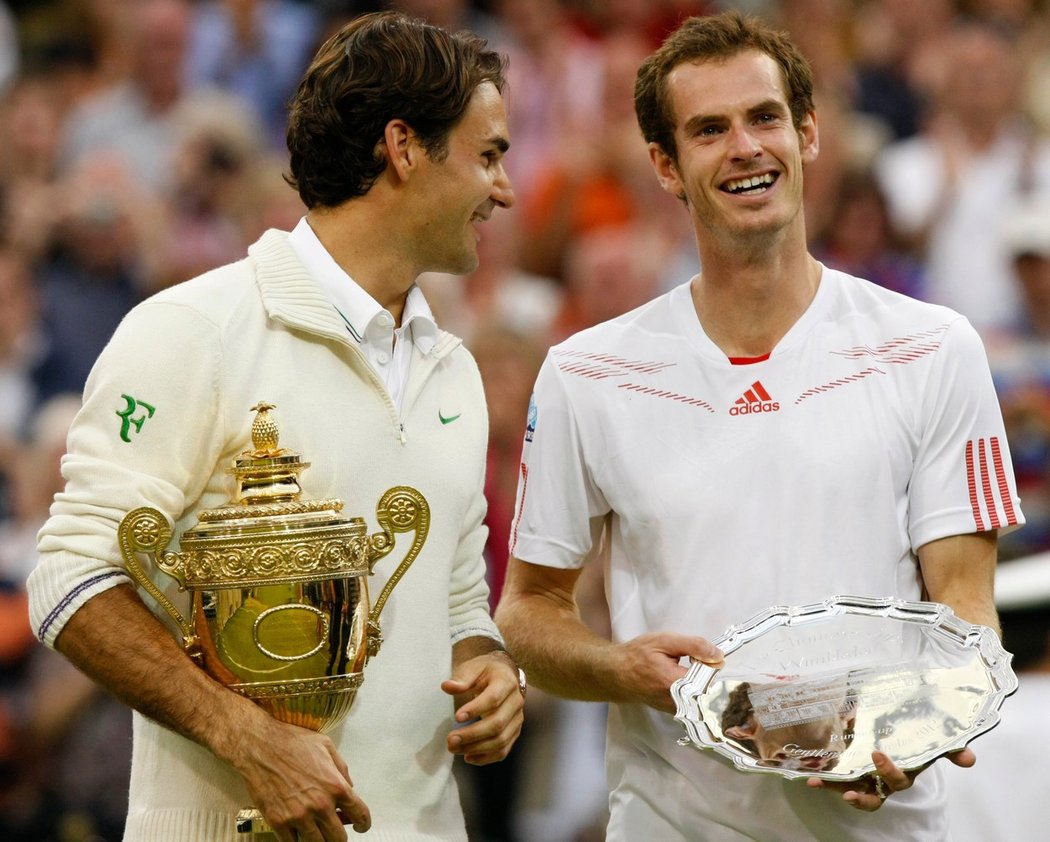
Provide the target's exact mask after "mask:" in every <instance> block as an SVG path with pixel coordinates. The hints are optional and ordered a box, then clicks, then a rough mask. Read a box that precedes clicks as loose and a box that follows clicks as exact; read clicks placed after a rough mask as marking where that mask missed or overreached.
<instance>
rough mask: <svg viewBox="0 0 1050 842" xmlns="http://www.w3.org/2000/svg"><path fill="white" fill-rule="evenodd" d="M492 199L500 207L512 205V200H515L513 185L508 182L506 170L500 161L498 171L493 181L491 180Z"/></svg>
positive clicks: (508, 177)
mask: <svg viewBox="0 0 1050 842" xmlns="http://www.w3.org/2000/svg"><path fill="white" fill-rule="evenodd" d="M492 201H493V202H495V203H496V204H497V205H499V206H500V207H501V208H511V207H514V202H515V201H516V197H515V195H514V187H513V186H511V183H510V176H509V175H507V171H506V169H504V167H503V164H502V163H501V164H500V166H499V172H498V173H497V174H496V179H495V181H493V182H492Z"/></svg>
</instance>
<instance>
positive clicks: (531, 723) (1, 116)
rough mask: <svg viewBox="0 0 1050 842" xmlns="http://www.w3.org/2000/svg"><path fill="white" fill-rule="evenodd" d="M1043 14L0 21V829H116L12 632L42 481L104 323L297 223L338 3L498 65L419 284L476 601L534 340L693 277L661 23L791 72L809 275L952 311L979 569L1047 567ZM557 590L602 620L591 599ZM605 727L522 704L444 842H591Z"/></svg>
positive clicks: (441, 8) (1048, 35)
mask: <svg viewBox="0 0 1050 842" xmlns="http://www.w3.org/2000/svg"><path fill="white" fill-rule="evenodd" d="M1048 6H1050V3H1047V2H1045V0H922V2H916V1H915V0H779V2H777V0H749V1H748V2H716V0H710V1H709V2H705V0H484V1H483V0H475V2H469V1H468V0H398V2H394V0H391V2H388V3H384V2H371V3H370V2H349V0H313V2H310V1H309V0H196V2H194V1H193V0H8V2H0V838H2V839H4V840H9V841H10V842H18V840H31V841H32V842H49V840H57V842H86V841H87V840H92V841H93V842H99V840H102V842H115V840H118V839H120V836H121V833H122V826H123V817H124V810H125V806H126V805H125V798H126V788H127V776H128V766H129V749H130V714H128V712H127V711H126V710H125V709H124V708H122V707H121V706H120V705H118V704H117V703H116V702H114V701H112V700H111V699H110V698H109V697H108V696H106V695H105V694H103V693H101V692H100V691H98V690H97V689H96V688H94V686H93V685H92V684H91V683H90V682H89V681H88V680H87V679H85V678H83V677H82V676H80V675H79V674H78V673H77V672H76V671H75V670H74V669H73V668H72V667H70V666H68V665H67V664H66V663H65V662H64V661H63V660H62V659H61V658H59V657H58V656H56V655H54V654H53V653H50V652H48V651H46V650H44V649H43V647H42V646H40V645H39V644H38V643H37V642H36V641H35V639H34V637H33V635H32V633H31V632H30V630H29V628H28V624H27V620H26V598H25V591H24V583H25V578H26V576H27V574H28V571H29V570H30V569H31V567H32V566H33V564H34V561H35V558H34V556H35V534H36V531H37V529H38V528H39V527H40V525H41V524H42V522H43V520H44V519H45V517H46V514H47V510H48V505H49V502H50V500H51V497H52V495H53V494H54V493H55V492H56V490H58V489H59V488H60V486H61V477H60V475H59V470H58V463H59V459H60V456H61V454H62V452H63V450H64V446H65V435H66V431H67V429H68V426H69V423H70V421H71V419H72V417H73V414H74V413H75V412H76V409H77V406H78V403H79V393H80V390H81V388H82V386H83V383H84V379H85V377H86V376H87V373H88V371H89V369H90V367H91V365H92V363H93V361H94V359H95V357H96V355H97V354H98V352H99V351H100V350H101V348H102V346H103V345H104V344H105V342H106V341H107V339H108V337H109V336H110V334H111V333H112V331H113V329H114V327H115V326H116V324H117V323H118V321H119V320H120V319H121V317H122V316H123V314H124V313H125V312H127V310H128V309H129V308H130V307H132V306H133V305H134V304H135V303H136V302H137V301H139V300H141V299H142V298H144V297H145V296H148V295H150V294H151V293H153V292H155V291H157V290H159V289H161V288H163V287H166V286H168V285H171V284H175V283H179V282H181V281H183V280H185V279H187V278H189V277H192V276H193V275H195V274H197V273H199V272H201V271H202V270H205V269H208V268H210V267H212V266H215V265H218V264H221V263H225V262H229V261H231V260H236V259H238V258H240V257H241V256H242V255H243V254H244V252H245V249H246V248H247V246H248V245H249V244H250V243H252V242H253V241H254V240H255V239H256V238H257V237H258V236H259V235H260V234H261V233H262V232H263V231H264V230H265V229H267V228H271V227H276V228H281V229H284V230H290V229H291V228H292V227H293V226H294V225H295V224H296V222H297V221H298V219H299V218H300V216H301V215H302V213H303V211H304V209H303V207H302V206H301V204H300V202H299V199H298V197H297V195H296V194H295V193H294V192H293V191H292V190H291V188H289V187H288V186H287V184H286V183H285V182H284V180H283V177H282V174H283V172H284V169H285V161H286V154H285V148H284V133H283V127H284V118H285V110H284V106H285V103H286V101H287V100H288V98H289V96H290V95H291V93H292V92H293V91H294V89H295V86H296V84H297V82H298V79H299V77H300V75H301V73H302V72H303V70H304V69H305V67H306V65H307V63H308V61H309V59H310V57H311V56H312V54H313V52H314V50H315V49H316V47H317V46H318V45H319V44H320V43H321V41H322V40H323V39H324V38H325V37H326V36H327V34H329V33H331V32H333V31H334V30H335V29H336V28H338V27H339V26H340V25H341V24H342V23H344V22H345V21H347V20H349V19H350V18H352V17H353V16H354V15H357V14H360V13H363V12H368V11H374V10H376V9H380V8H390V7H393V8H399V9H402V10H404V11H406V12H409V13H411V14H415V15H418V16H420V17H423V18H426V19H428V20H429V21H431V22H432V23H435V24H439V25H442V26H447V27H450V28H453V29H460V28H469V29H472V30H474V31H476V32H478V33H479V34H481V35H483V36H485V37H486V38H488V40H489V42H490V44H492V45H493V46H495V47H496V48H498V49H499V50H501V51H502V52H504V53H506V54H507V55H508V56H509V59H510V71H509V84H508V89H507V91H506V101H507V105H508V111H509V121H510V130H511V137H512V142H513V148H512V150H511V152H510V154H509V155H508V157H507V159H506V164H507V169H508V171H509V172H510V175H511V177H512V179H513V181H514V185H515V189H516V193H517V197H518V203H517V205H516V207H515V208H514V209H513V210H512V211H510V212H506V213H498V214H495V215H494V216H493V218H492V221H491V222H490V223H488V224H487V225H486V227H485V229H484V231H483V239H482V242H481V249H482V252H483V253H482V257H481V266H480V268H479V269H478V270H477V271H476V272H475V273H474V274H473V275H471V276H469V277H464V278H457V277H451V276H447V277H446V276H440V277H438V276H433V277H430V276H428V277H424V278H423V279H421V281H420V283H421V285H423V286H424V287H425V291H426V293H427V295H428V298H429V300H430V301H431V304H432V307H433V309H434V311H435V314H436V316H437V318H438V321H439V323H441V324H442V325H443V326H444V327H445V328H446V329H448V330H451V331H452V332H454V333H457V334H458V335H460V336H462V337H464V339H465V341H466V343H467V345H468V347H470V348H471V350H472V351H473V353H474V354H475V356H476V357H477V360H478V363H479V366H480V368H481V372H482V376H483V378H484V381H485V385H486V389H487V393H488V400H489V404H490V411H491V444H490V455H489V472H488V480H487V485H488V492H489V506H490V509H489V526H490V529H491V539H490V542H489V546H488V561H489V565H490V572H491V584H492V588H493V599H494V600H495V599H496V598H498V594H499V590H500V586H501V582H502V571H503V569H504V565H505V562H506V553H507V550H506V547H507V537H508V531H509V527H510V522H511V519H512V515H513V505H514V493H515V486H516V481H517V466H518V457H519V452H520V446H521V440H522V433H523V428H524V421H525V417H526V408H527V404H528V399H529V393H530V391H531V386H532V381H533V378H534V377H535V374H536V371H537V369H538V367H539V365H540V363H541V361H542V359H543V355H544V352H545V350H546V349H547V348H548V347H549V346H550V344H552V343H553V342H557V341H559V340H560V339H562V338H564V337H565V336H567V335H568V334H569V333H571V332H574V331H576V330H578V329H580V328H583V327H586V326H588V325H592V324H595V323H597V322H599V321H602V320H605V319H607V318H610V317H612V316H615V315H618V314H620V313H623V312H625V311H627V310H629V309H631V308H633V307H635V306H637V305H639V304H641V303H642V302H644V301H646V300H648V299H649V298H651V297H653V296H654V295H656V294H658V293H660V292H663V291H665V290H667V289H668V288H670V287H671V286H674V285H677V284H680V283H683V282H685V281H687V280H688V279H689V278H690V277H692V275H694V274H695V273H696V272H697V271H698V268H699V267H698V266H697V264H696V254H695V248H694V244H693V242H692V237H691V231H690V228H689V225H688V219H687V216H686V214H685V212H684V211H683V209H682V208H681V206H680V205H679V204H678V203H677V202H676V201H675V200H674V199H672V198H671V197H669V196H668V195H667V194H665V193H663V192H662V191H661V190H660V189H659V186H658V184H657V181H656V179H655V177H654V176H653V174H652V172H651V170H650V166H649V162H648V155H647V151H646V148H645V144H644V143H643V141H642V139H641V136H640V134H639V132H638V128H637V125H636V123H635V118H634V111H633V98H632V92H633V85H634V76H635V71H636V69H637V67H638V64H639V62H640V61H641V59H642V58H643V57H644V56H645V55H646V54H647V53H648V52H649V51H651V50H652V49H653V48H654V47H655V46H657V45H658V44H659V43H660V41H661V39H662V38H663V36H664V35H666V33H667V32H668V31H669V30H670V29H671V28H673V26H674V25H675V23H676V22H677V21H678V20H680V19H681V18H682V17H683V16H686V15H690V14H704V13H710V12H714V11H719V10H721V9H724V8H737V9H740V10H743V11H748V12H753V13H755V14H758V15H761V16H763V17H765V18H767V19H768V20H770V21H771V22H774V23H775V24H777V25H779V26H780V27H781V28H783V29H785V30H787V31H788V32H789V33H790V34H791V36H792V37H793V38H794V39H795V40H796V41H797V42H798V43H799V44H800V46H801V47H802V49H803V51H804V52H805V53H806V55H807V56H808V58H809V59H810V61H811V63H812V64H813V67H814V71H815V75H816V81H817V96H816V103H817V113H818V123H819V126H820V131H821V152H820V157H819V160H818V161H817V162H816V163H815V164H814V165H813V166H812V167H811V168H810V169H809V171H808V172H807V176H806V184H805V189H806V193H807V203H806V214H807V227H808V231H809V236H810V239H811V247H812V250H813V251H814V253H815V254H817V255H818V256H819V258H820V259H821V260H822V261H824V263H825V264H827V265H829V266H833V267H836V268H840V269H844V270H846V271H849V272H852V273H854V274H857V275H860V276H862V277H866V278H868V279H870V280H872V281H875V282H876V283H879V284H882V285H885V286H887V287H891V288H893V289H897V290H900V291H903V292H906V293H908V294H911V295H914V296H917V297H919V298H925V299H929V300H932V301H936V302H939V303H943V304H947V305H950V306H952V307H954V308H955V309H957V310H959V311H960V312H962V313H963V314H964V315H966V316H967V317H968V318H969V319H970V320H971V321H972V323H973V324H974V325H975V326H976V328H977V329H978V330H979V332H980V333H981V335H982V336H983V338H984V340H985V343H986V345H987V348H988V351H989V355H990V358H991V360H992V365H993V370H994V375H995V377H996V380H997V384H998V387H999V390H1000V398H1001V401H1002V405H1003V411H1004V414H1005V417H1006V423H1007V429H1008V435H1009V437H1010V447H1011V451H1012V454H1013V457H1014V461H1015V470H1016V472H1017V478H1018V482H1019V485H1020V493H1021V497H1022V501H1023V505H1024V510H1025V513H1026V516H1027V518H1028V526H1026V527H1025V528H1024V529H1023V530H1020V531H1019V532H1016V533H1014V534H1012V535H1009V536H1007V537H1005V538H1004V539H1003V540H1002V544H1001V547H1002V558H1003V559H1004V562H1003V563H1004V564H1008V563H1009V561H1010V560H1011V559H1017V558H1021V557H1024V556H1029V555H1031V554H1033V553H1040V552H1043V551H1046V550H1048V549H1050V8H1048ZM170 339H171V338H169V337H163V336H158V337H156V341H158V342H165V341H169V340H170ZM187 362H188V364H189V365H192V360H188V361H187ZM187 374H188V376H192V372H187ZM585 581H586V585H585V595H584V603H585V610H586V611H587V615H588V617H589V619H590V621H591V622H592V623H593V624H594V625H595V627H597V628H601V627H602V626H603V624H604V618H603V615H602V608H601V606H602V604H603V600H602V595H601V582H600V581H594V580H585ZM1007 628H1008V632H1009V625H1008V627H1007ZM1041 628H1042V629H1043V630H1044V632H1045V623H1044V625H1043V626H1041ZM721 631H722V630H721V629H711V630H710V636H712V637H713V636H716V635H717V634H718V633H720V632H721ZM1045 637H1046V635H1045V633H1044V634H1043V635H1042V639H1043V645H1045ZM1008 638H1009V634H1008ZM1009 643H1010V641H1009V639H1007V645H1008V646H1009ZM603 729H604V709H603V707H602V706H600V705H594V704H576V703H566V702H562V701H557V700H554V699H551V698H547V697H544V696H543V695H542V694H541V693H538V692H535V693H532V694H531V695H530V698H529V703H528V722H527V726H526V730H525V732H524V735H523V738H522V741H521V743H520V744H519V748H518V749H516V751H515V753H514V755H513V757H512V759H511V760H510V761H508V762H506V763H504V764H499V765H497V766H490V767H485V768H483V769H473V768H466V767H463V768H462V769H461V772H462V780H463V792H464V801H465V804H466V806H467V810H468V816H469V820H470V825H471V838H472V839H476V840H478V842H599V840H601V839H602V838H603V834H602V830H601V828H602V824H603V821H604V811H605V783H604V775H603V771H602V753H603V749H602V745H603V739H604V732H603ZM348 760H349V762H350V767H351V769H353V766H354V762H355V760H354V758H348ZM364 762H367V759H365V760H364Z"/></svg>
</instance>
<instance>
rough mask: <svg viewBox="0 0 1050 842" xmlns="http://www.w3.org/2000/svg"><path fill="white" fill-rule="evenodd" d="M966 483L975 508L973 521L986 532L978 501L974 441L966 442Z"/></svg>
mask: <svg viewBox="0 0 1050 842" xmlns="http://www.w3.org/2000/svg"><path fill="white" fill-rule="evenodd" d="M966 484H967V486H969V489H970V508H971V509H972V510H973V522H974V524H975V525H976V526H977V531H978V532H984V518H982V517H981V504H980V503H979V502H978V501H977V480H976V478H975V477H974V472H973V442H972V441H968V442H966Z"/></svg>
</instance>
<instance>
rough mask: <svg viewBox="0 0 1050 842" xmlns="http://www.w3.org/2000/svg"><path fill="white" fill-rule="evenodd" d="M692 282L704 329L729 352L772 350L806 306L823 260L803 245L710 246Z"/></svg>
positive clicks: (736, 354)
mask: <svg viewBox="0 0 1050 842" xmlns="http://www.w3.org/2000/svg"><path fill="white" fill-rule="evenodd" d="M701 266H702V267H703V269H702V274H701V275H698V276H697V278H696V279H695V280H694V281H693V284H692V297H693V305H694V306H695V307H696V314H697V317H698V318H699V319H700V323H701V325H703V328H704V332H705V333H706V334H707V335H708V336H709V337H710V338H711V340H712V341H713V342H714V343H715V344H716V345H718V347H719V348H721V349H722V351H723V352H724V353H725V354H726V356H728V357H760V356H762V355H764V354H768V353H769V352H770V351H772V350H773V348H774V347H775V346H776V344H777V343H778V342H779V341H780V340H781V339H782V338H783V337H784V335H785V334H786V333H787V332H788V331H789V330H790V329H791V327H792V325H794V324H795V322H796V321H798V319H799V317H800V316H801V315H802V314H803V313H804V312H805V311H806V308H807V307H809V305H810V303H811V302H812V301H813V297H814V296H815V295H816V292H817V287H818V286H819V285H820V264H819V263H817V261H816V260H815V259H814V258H813V257H812V256H811V255H810V254H809V253H808V252H807V251H806V249H805V247H804V245H803V246H801V247H799V248H794V249H786V248H771V249H768V250H759V251H752V252H747V251H746V250H744V251H741V250H739V249H737V250H735V251H731V250H726V251H721V252H720V251H719V250H717V249H706V250H703V251H702V253H701Z"/></svg>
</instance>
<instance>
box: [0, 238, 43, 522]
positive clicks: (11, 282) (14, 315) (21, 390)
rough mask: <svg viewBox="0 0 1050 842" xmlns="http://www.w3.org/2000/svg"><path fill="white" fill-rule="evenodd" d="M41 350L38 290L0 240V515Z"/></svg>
mask: <svg viewBox="0 0 1050 842" xmlns="http://www.w3.org/2000/svg"><path fill="white" fill-rule="evenodd" d="M42 352H43V337H42V332H41V328H40V318H39V310H38V305H37V297H36V290H35V288H34V286H33V283H32V279H31V277H30V275H29V268H28V266H27V265H26V263H25V261H24V260H23V259H22V257H21V255H20V254H18V252H16V251H14V250H13V249H11V248H9V247H6V246H3V245H0V519H3V518H4V517H6V516H7V515H8V513H9V512H10V510H11V506H12V502H11V490H12V485H13V479H12V476H11V472H12V470H13V469H14V466H15V463H16V459H17V456H18V447H19V443H20V441H21V440H22V438H23V437H24V436H25V433H26V431H27V430H28V426H29V421H30V419H31V418H32V414H33V411H34V409H35V407H36V404H37V389H36V383H35V381H34V378H33V372H34V369H35V368H36V366H37V364H38V363H39V360H40V356H41V354H42Z"/></svg>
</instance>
